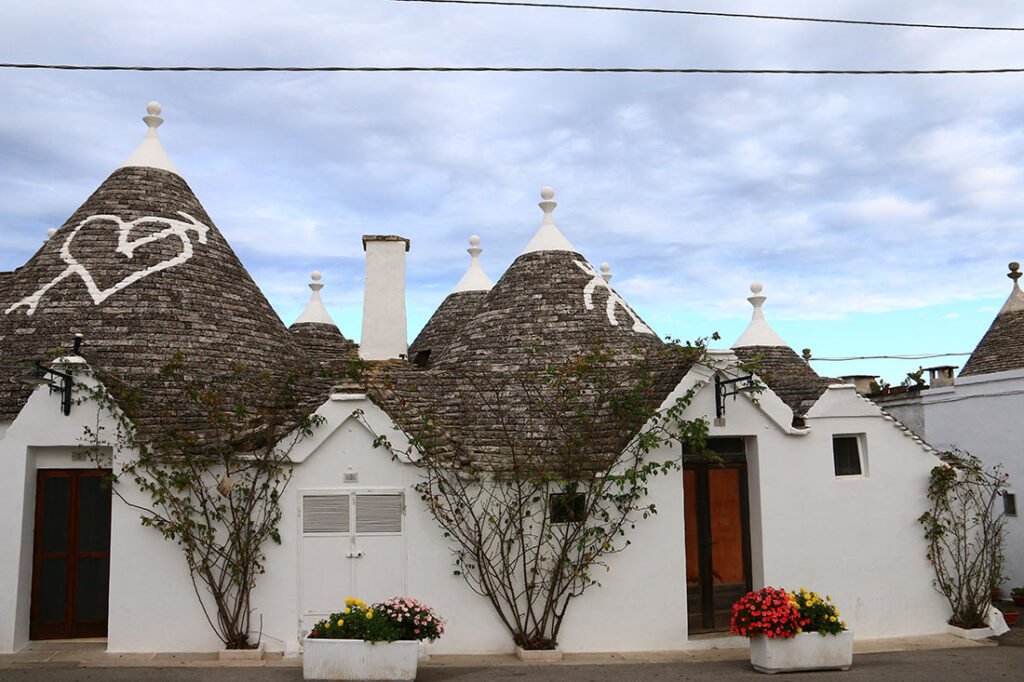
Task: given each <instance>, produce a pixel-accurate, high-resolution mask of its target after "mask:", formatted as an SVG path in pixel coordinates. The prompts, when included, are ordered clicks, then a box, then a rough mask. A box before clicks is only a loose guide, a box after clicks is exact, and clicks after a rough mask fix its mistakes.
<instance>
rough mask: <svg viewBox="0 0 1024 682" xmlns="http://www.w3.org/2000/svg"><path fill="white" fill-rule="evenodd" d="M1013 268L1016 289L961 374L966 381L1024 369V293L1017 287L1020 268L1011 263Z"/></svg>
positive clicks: (1010, 276)
mask: <svg viewBox="0 0 1024 682" xmlns="http://www.w3.org/2000/svg"><path fill="white" fill-rule="evenodd" d="M1009 268H1010V272H1009V274H1007V277H1009V278H1010V279H1012V280H1013V289H1012V290H1011V291H1010V295H1009V297H1007V299H1006V302H1005V303H1004V304H1003V307H1002V309H1001V310H1000V311H999V314H998V315H996V319H995V320H993V321H992V326H990V327H989V328H988V331H987V332H985V336H983V337H982V339H981V341H980V342H979V343H978V346H977V347H976V348H975V349H974V352H973V353H971V357H970V358H968V360H967V362H966V363H965V364H964V368H963V369H962V370H960V376H962V377H963V376H974V375H978V374H993V373H995V372H1007V371H1010V370H1014V369H1024V292H1022V291H1021V289H1020V285H1019V284H1018V283H1017V280H1018V279H1020V277H1021V272H1020V264H1018V263H1016V262H1014V263H1010V265H1009Z"/></svg>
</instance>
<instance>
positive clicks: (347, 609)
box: [342, 606, 352, 616]
mask: <svg viewBox="0 0 1024 682" xmlns="http://www.w3.org/2000/svg"><path fill="white" fill-rule="evenodd" d="M342 613H344V614H345V615H346V616H347V615H348V614H350V613H352V609H350V608H348V607H347V606H346V607H345V610H344V611H342Z"/></svg>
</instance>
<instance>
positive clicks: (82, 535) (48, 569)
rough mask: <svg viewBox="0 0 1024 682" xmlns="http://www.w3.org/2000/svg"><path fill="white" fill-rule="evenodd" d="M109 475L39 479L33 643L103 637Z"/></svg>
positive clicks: (78, 473)
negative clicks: (37, 640)
mask: <svg viewBox="0 0 1024 682" xmlns="http://www.w3.org/2000/svg"><path fill="white" fill-rule="evenodd" d="M109 475H110V471H108V470H102V469H45V470H40V471H39V472H38V473H37V477H36V518H35V543H34V549H33V557H32V608H31V616H30V624H29V637H30V638H32V639H65V638H74V637H105V636H106V634H107V602H108V595H109V591H110V590H109V588H110V485H109V481H108V476H109Z"/></svg>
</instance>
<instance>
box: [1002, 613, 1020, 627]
mask: <svg viewBox="0 0 1024 682" xmlns="http://www.w3.org/2000/svg"><path fill="white" fill-rule="evenodd" d="M1019 615H1020V611H1003V620H1005V621H1006V624H1007V625H1009V626H1014V625H1016V624H1017V617H1018V616H1019Z"/></svg>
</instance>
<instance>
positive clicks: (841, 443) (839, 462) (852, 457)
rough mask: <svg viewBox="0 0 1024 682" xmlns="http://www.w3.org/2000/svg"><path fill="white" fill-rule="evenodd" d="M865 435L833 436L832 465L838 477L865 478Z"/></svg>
mask: <svg viewBox="0 0 1024 682" xmlns="http://www.w3.org/2000/svg"><path fill="white" fill-rule="evenodd" d="M863 440H864V435H863V434H850V435H841V436H832V463H833V466H834V467H835V472H836V476H863V475H864V453H863V450H864V448H863Z"/></svg>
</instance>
